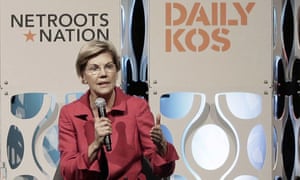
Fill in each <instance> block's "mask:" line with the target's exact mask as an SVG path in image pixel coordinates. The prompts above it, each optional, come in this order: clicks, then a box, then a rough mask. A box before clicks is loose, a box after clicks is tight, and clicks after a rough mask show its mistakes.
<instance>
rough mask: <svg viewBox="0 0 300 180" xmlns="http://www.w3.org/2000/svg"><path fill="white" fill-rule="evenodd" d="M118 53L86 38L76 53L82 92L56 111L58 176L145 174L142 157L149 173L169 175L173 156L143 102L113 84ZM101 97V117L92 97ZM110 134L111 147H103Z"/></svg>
mask: <svg viewBox="0 0 300 180" xmlns="http://www.w3.org/2000/svg"><path fill="white" fill-rule="evenodd" d="M119 70H120V59H119V56H118V54H117V52H116V49H115V47H114V46H113V45H112V44H111V43H110V42H108V41H98V40H94V41H90V42H88V43H87V44H85V45H84V46H83V47H82V48H81V49H80V52H79V54H78V58H77V61H76V71H77V74H78V76H79V77H80V78H81V80H82V83H83V84H87V85H88V87H89V88H88V90H87V92H86V93H85V94H84V95H83V96H82V97H81V98H80V99H78V100H76V101H74V102H72V103H70V104H67V105H65V106H63V107H62V108H61V111H60V116H59V150H60V153H61V156H60V157H61V159H60V171H61V174H62V176H63V177H64V179H66V180H75V179H88V180H92V179H130V180H131V179H133V180H136V179H146V177H145V175H144V174H143V173H142V160H143V157H146V158H147V160H148V161H149V162H150V165H151V167H152V170H153V173H154V174H156V175H157V176H160V177H165V176H169V175H170V174H172V173H173V171H174V168H175V160H177V159H178V155H177V152H176V150H175V148H174V146H173V145H171V144H170V143H168V142H167V141H166V140H165V138H164V137H163V134H162V131H161V129H160V116H159V115H158V116H157V117H156V121H155V122H156V124H154V118H153V115H152V113H151V111H150V108H149V106H148V103H147V102H146V101H145V100H144V99H142V98H139V97H135V96H129V95H127V94H125V93H123V92H122V90H121V89H120V88H119V87H117V86H116V81H117V77H118V72H119ZM99 97H101V98H104V99H105V102H106V107H105V109H106V112H107V116H106V117H101V115H100V114H98V108H97V106H96V105H95V101H96V99H97V98H99ZM105 136H110V138H111V142H112V144H111V146H112V150H111V151H107V150H106V149H105V148H104V145H103V144H104V137H105Z"/></svg>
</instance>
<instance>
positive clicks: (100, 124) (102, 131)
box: [95, 117, 112, 148]
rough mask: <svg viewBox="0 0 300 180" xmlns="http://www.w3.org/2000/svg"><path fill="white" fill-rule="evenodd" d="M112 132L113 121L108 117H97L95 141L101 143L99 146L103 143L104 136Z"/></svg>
mask: <svg viewBox="0 0 300 180" xmlns="http://www.w3.org/2000/svg"><path fill="white" fill-rule="evenodd" d="M111 133H112V126H111V121H110V120H109V119H108V118H107V117H97V118H95V141H96V143H97V144H98V145H99V148H100V146H101V145H102V144H103V141H104V137H105V136H106V135H110V134H111Z"/></svg>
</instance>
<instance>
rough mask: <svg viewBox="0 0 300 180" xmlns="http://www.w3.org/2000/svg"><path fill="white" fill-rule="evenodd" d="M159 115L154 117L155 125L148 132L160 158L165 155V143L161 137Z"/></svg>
mask: <svg viewBox="0 0 300 180" xmlns="http://www.w3.org/2000/svg"><path fill="white" fill-rule="evenodd" d="M160 119H161V117H160V114H158V115H157V116H156V119H155V125H154V126H153V127H152V129H151V131H150V136H151V140H152V141H153V143H154V144H155V145H156V147H157V151H158V153H159V154H160V155H161V156H164V155H165V154H166V153H167V144H168V143H167V141H166V139H165V138H164V136H163V133H162V130H161V128H160Z"/></svg>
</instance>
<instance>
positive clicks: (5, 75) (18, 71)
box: [0, 0, 121, 179]
mask: <svg viewBox="0 0 300 180" xmlns="http://www.w3.org/2000/svg"><path fill="white" fill-rule="evenodd" d="M0 2H1V6H0V7H1V11H0V12H1V37H0V40H1V52H0V54H1V113H0V117H1V121H0V122H1V141H0V142H1V156H0V160H1V162H3V164H1V166H2V167H3V166H5V167H6V168H1V171H2V170H3V172H4V171H6V172H7V173H6V174H5V173H1V176H6V179H52V176H53V174H54V171H55V169H56V166H57V163H58V162H59V154H58V151H57V142H58V141H57V130H58V129H57V121H56V120H57V117H58V113H59V109H60V107H61V106H62V105H64V104H65V103H68V102H70V101H72V100H74V99H75V98H78V97H79V96H80V95H81V93H82V92H84V91H85V90H86V88H87V87H86V86H83V85H82V84H81V81H80V79H79V78H78V77H77V75H76V72H75V60H76V57H77V53H78V51H79V48H80V46H81V45H83V44H84V43H85V42H86V41H89V40H91V39H101V40H111V41H113V43H115V44H116V46H117V47H118V48H119V47H120V34H121V33H120V29H121V28H120V24H121V23H120V18H121V15H120V14H121V13H120V12H121V11H120V1H118V0H114V1H111V0H101V1H98V0H89V1H79V0H64V1H61V0H51V1H50V0H46V1H39V0H28V1H16V0H12V1H7V0H1V1H0ZM119 50H120V49H119ZM1 179H2V178H1Z"/></svg>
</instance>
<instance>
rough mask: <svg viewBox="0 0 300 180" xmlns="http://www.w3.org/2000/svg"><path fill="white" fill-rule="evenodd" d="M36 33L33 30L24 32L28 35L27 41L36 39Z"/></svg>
mask: <svg viewBox="0 0 300 180" xmlns="http://www.w3.org/2000/svg"><path fill="white" fill-rule="evenodd" d="M35 35H36V34H34V33H32V32H31V30H29V31H28V33H26V34H24V36H25V37H26V42H27V41H29V40H30V41H34V36H35Z"/></svg>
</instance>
